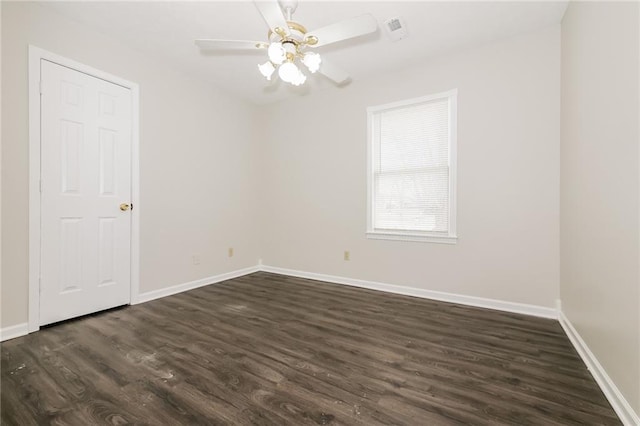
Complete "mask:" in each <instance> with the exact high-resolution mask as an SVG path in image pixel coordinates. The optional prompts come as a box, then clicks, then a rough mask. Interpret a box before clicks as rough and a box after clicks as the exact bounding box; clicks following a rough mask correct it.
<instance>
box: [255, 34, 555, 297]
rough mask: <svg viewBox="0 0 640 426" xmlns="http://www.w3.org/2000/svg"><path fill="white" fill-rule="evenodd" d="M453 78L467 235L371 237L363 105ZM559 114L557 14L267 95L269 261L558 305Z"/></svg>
mask: <svg viewBox="0 0 640 426" xmlns="http://www.w3.org/2000/svg"><path fill="white" fill-rule="evenodd" d="M453 88H457V89H458V155H459V160H458V235H459V241H458V244H457V245H444V244H433V243H416V242H398V241H381V240H369V239H367V238H366V237H365V229H366V108H367V106H371V105H379V104H384V103H388V102H392V101H397V100H403V99H408V98H413V97H417V96H422V95H428V94H431V93H437V92H441V91H445V90H449V89H453ZM559 117H560V29H559V26H554V27H552V28H548V29H545V30H542V31H538V32H535V33H532V34H527V35H524V36H520V37H518V38H513V39H509V40H507V41H503V42H499V43H495V44H492V45H488V46H485V47H482V48H479V49H474V50H471V51H465V52H462V53H459V54H455V55H452V56H448V57H443V58H439V59H436V60H433V61H430V62H427V63H416V64H415V65H414V66H411V67H410V68H408V69H406V70H403V71H398V72H395V73H391V74H386V75H384V76H382V77H378V78H372V79H368V80H366V79H360V80H357V81H354V82H353V83H352V84H351V85H350V86H348V87H345V88H344V89H342V90H340V91H337V90H328V91H325V92H318V93H314V94H313V96H308V97H300V98H295V99H291V100H287V101H283V102H280V103H278V104H276V105H273V106H269V107H268V108H267V111H266V118H265V119H266V121H265V125H266V126H267V133H266V135H267V137H266V139H265V140H264V141H263V143H264V146H263V158H264V161H265V162H266V164H268V165H269V167H268V169H266V170H265V175H264V177H263V182H262V196H263V200H262V211H263V226H262V227H263V229H264V232H263V234H262V235H263V241H262V248H261V253H262V255H263V261H264V263H265V264H267V265H270V266H276V267H283V268H290V269H296V270H302V271H308V272H316V273H323V274H331V275H338V276H343V277H350V278H357V279H363V280H372V281H379V282H385V283H390V284H397V285H405V286H412V287H417V288H422V289H429V290H438V291H445V292H452V293H459V294H464V295H471V296H479V297H486V298H493V299H500V300H505V301H511V302H521V303H528V304H535V305H541V306H547V307H554V306H555V300H556V299H557V298H558V297H559V292H558V281H559V254H558V245H559V148H558V147H559V143H560V142H559V137H560V118H559ZM344 250H350V251H351V261H348V262H347V261H344V260H343V251H344Z"/></svg>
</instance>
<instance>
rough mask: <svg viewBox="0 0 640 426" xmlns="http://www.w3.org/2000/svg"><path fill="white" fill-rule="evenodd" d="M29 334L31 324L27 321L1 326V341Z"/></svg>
mask: <svg viewBox="0 0 640 426" xmlns="http://www.w3.org/2000/svg"><path fill="white" fill-rule="evenodd" d="M27 334H29V324H28V323H26V322H23V323H22V324H16V325H12V326H9V327H4V328H0V342H4V341H5V340H9V339H15V338H16V337H21V336H26V335H27Z"/></svg>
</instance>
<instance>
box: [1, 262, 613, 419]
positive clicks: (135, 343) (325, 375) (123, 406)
mask: <svg viewBox="0 0 640 426" xmlns="http://www.w3.org/2000/svg"><path fill="white" fill-rule="evenodd" d="M1 349H2V375H1V378H2V382H1V393H2V395H1V397H2V398H1V399H2V401H1V402H2V405H1V410H2V424H3V425H6V426H9V425H20V426H24V425H45V424H67V425H93V424H129V423H137V424H151V425H182V424H184V425H209V424H234V425H236V424H238V425H243V424H273V425H285V424H290V425H302V424H331V425H334V424H359V425H375V424H384V425H390V424H407V425H448V424H475V425H482V424H509V425H526V424H540V425H553V424H562V425H571V424H580V425H584V424H589V425H594V424H620V423H619V421H618V419H617V417H616V416H615V414H614V412H613V410H612V409H611V407H610V406H609V404H608V403H607V401H606V400H605V398H604V396H603V395H602V393H601V392H600V390H599V389H598V386H597V385H596V383H595V382H594V380H593V379H592V377H591V375H590V374H589V372H588V371H587V369H586V367H585V366H584V364H583V363H582V362H581V361H580V358H579V357H578V355H577V354H576V352H575V350H574V349H573V347H572V346H571V344H570V343H569V341H568V340H567V338H566V336H565V335H564V333H563V331H562V329H561V327H560V325H559V324H558V323H557V322H556V321H553V320H546V319H540V318H534V317H528V316H523V315H516V314H508V313H502V312H498V311H491V310H486V309H478V308H470V307H464V306H460V305H455V304H448V303H441V302H434V301H428V300H422V299H416V298H411V297H404V296H397V295H391V294H386V293H380V292H374V291H368V290H362V289H356V288H350V287H345V286H338V285H333V284H326V283H320V282H317V281H310V280H304V279H297V278H290V277H283V276H280V275H274V274H268V273H257V274H253V275H249V276H245V277H242V278H238V279H234V280H230V281H227V282H225V283H221V284H217V285H213V286H208V287H203V288H200V289H197V290H193V291H190V292H187V293H182V294H179V295H176V296H171V297H167V298H164V299H161V300H156V301H153V302H149V303H145V304H142V305H137V306H132V307H126V308H122V309H117V310H112V311H108V312H104V313H101V314H96V315H93V316H89V317H84V318H81V319H78V320H74V321H68V322H65V323H61V324H58V325H56V326H53V327H49V328H46V329H43V330H41V331H40V332H38V333H35V334H31V335H29V336H26V337H23V338H18V339H14V340H11V341H8V342H5V343H3V344H2V346H1Z"/></svg>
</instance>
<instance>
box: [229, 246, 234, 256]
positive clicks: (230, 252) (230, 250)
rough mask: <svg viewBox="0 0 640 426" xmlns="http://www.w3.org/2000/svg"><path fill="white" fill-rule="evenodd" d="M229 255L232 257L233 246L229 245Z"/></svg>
mask: <svg viewBox="0 0 640 426" xmlns="http://www.w3.org/2000/svg"><path fill="white" fill-rule="evenodd" d="M229 257H233V247H229Z"/></svg>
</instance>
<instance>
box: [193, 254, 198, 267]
mask: <svg viewBox="0 0 640 426" xmlns="http://www.w3.org/2000/svg"><path fill="white" fill-rule="evenodd" d="M191 260H193V264H194V265H199V264H200V255H199V254H194V255H193V256H191Z"/></svg>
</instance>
